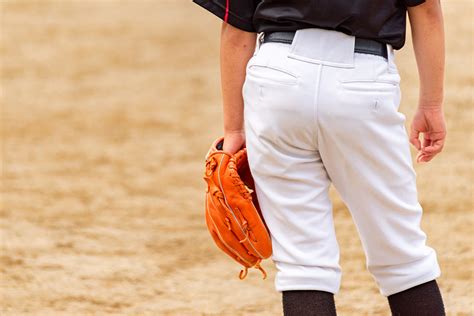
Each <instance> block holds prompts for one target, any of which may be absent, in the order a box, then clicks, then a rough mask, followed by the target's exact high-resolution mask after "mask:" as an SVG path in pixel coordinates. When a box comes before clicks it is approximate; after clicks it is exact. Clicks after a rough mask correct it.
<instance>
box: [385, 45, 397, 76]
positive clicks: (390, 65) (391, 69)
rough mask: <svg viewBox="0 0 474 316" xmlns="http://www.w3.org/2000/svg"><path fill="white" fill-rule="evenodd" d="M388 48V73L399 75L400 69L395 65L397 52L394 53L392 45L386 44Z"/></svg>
mask: <svg viewBox="0 0 474 316" xmlns="http://www.w3.org/2000/svg"><path fill="white" fill-rule="evenodd" d="M385 45H386V46H387V68H388V69H387V70H388V72H390V73H397V72H398V68H397V65H396V63H395V52H394V49H393V47H392V45H390V44H385Z"/></svg>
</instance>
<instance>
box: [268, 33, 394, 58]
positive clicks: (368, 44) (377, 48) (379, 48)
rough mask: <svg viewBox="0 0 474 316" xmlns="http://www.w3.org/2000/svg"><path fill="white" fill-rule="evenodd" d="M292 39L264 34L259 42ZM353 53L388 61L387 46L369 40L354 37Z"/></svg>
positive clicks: (281, 35) (277, 41) (288, 35)
mask: <svg viewBox="0 0 474 316" xmlns="http://www.w3.org/2000/svg"><path fill="white" fill-rule="evenodd" d="M294 37H295V32H270V33H264V34H263V37H262V38H261V41H262V43H267V42H276V43H284V44H291V43H292V42H293V38H294ZM354 52H355V53H361V54H371V55H377V56H382V57H385V58H387V59H388V53H387V45H386V44H384V43H380V42H377V41H375V40H371V39H366V38H360V37H356V39H355V45H354Z"/></svg>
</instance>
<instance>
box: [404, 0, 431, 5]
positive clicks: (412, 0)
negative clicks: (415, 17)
mask: <svg viewBox="0 0 474 316" xmlns="http://www.w3.org/2000/svg"><path fill="white" fill-rule="evenodd" d="M424 2H426V0H405V5H406V6H407V7H414V6H417V5H419V4H422V3H424Z"/></svg>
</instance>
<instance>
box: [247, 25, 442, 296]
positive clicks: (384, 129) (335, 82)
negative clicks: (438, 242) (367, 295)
mask: <svg viewBox="0 0 474 316" xmlns="http://www.w3.org/2000/svg"><path fill="white" fill-rule="evenodd" d="M354 39H355V38H354V37H353V36H348V35H345V34H343V33H340V32H336V31H328V30H322V29H314V28H311V29H303V30H299V31H297V32H296V35H295V38H294V40H293V42H292V44H283V43H274V42H269V43H264V44H260V43H257V47H256V49H255V53H254V56H253V57H252V58H251V59H250V60H249V62H248V65H247V76H246V80H245V83H244V86H243V91H242V92H243V97H244V106H245V109H244V117H245V132H246V145H247V150H248V159H249V164H250V168H251V171H252V174H253V176H254V179H255V184H256V193H257V196H258V199H259V203H260V206H261V209H262V213H263V217H264V219H265V221H266V223H267V225H268V228H269V230H270V234H271V238H272V246H273V255H272V260H273V262H274V263H275V265H276V267H277V269H278V272H277V275H276V278H275V288H276V290H277V291H285V290H321V291H327V292H332V293H337V292H338V290H339V287H340V279H341V269H340V266H339V248H338V243H337V240H336V235H335V231H334V223H333V216H332V203H331V201H330V199H329V196H328V189H329V185H330V183H333V185H334V187H335V188H336V190H337V191H338V192H339V193H340V195H341V197H342V199H343V201H344V202H345V204H346V205H347V207H348V209H349V210H350V213H351V215H352V217H353V220H354V222H355V224H356V227H357V230H358V232H359V236H360V239H361V241H362V245H363V248H364V251H365V255H366V264H367V268H368V270H369V271H370V273H371V274H372V275H373V277H374V279H375V280H376V282H377V285H378V286H379V289H380V292H381V293H382V294H383V295H385V296H388V295H391V294H394V293H397V292H400V291H403V290H405V289H408V288H411V287H413V286H416V285H418V284H421V283H425V282H428V281H430V280H433V279H435V278H437V277H438V276H439V275H440V269H439V265H438V262H437V258H436V253H435V251H434V250H433V249H432V248H430V247H428V246H426V235H425V233H424V232H423V231H422V230H421V228H420V220H421V216H422V207H421V205H420V204H419V202H418V198H417V189H416V173H415V171H414V169H413V164H412V159H411V156H410V150H409V141H408V136H407V133H406V129H405V125H404V122H405V116H404V114H402V113H401V112H399V111H398V109H399V104H400V87H399V81H400V77H399V74H398V71H397V67H396V65H395V63H394V54H393V49H392V47H391V46H390V45H387V48H388V53H389V57H388V60H387V59H385V58H384V57H381V56H376V55H369V54H359V53H354ZM354 238H356V236H354Z"/></svg>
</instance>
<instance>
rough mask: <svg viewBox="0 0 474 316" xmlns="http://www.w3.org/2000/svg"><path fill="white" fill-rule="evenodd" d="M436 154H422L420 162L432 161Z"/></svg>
mask: <svg viewBox="0 0 474 316" xmlns="http://www.w3.org/2000/svg"><path fill="white" fill-rule="evenodd" d="M434 156H435V155H422V156H421V157H420V161H419V162H420V163H425V162H428V161H431V160H432V159H433V158H434Z"/></svg>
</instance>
